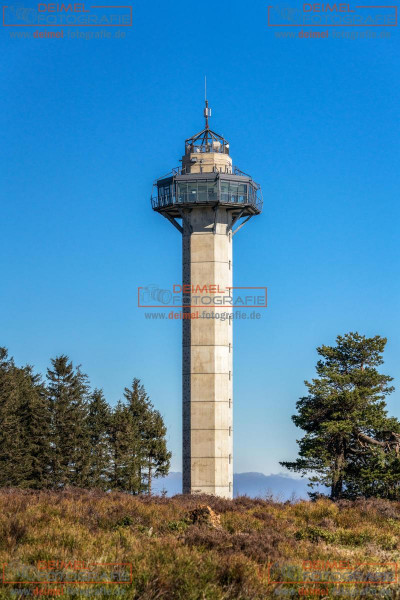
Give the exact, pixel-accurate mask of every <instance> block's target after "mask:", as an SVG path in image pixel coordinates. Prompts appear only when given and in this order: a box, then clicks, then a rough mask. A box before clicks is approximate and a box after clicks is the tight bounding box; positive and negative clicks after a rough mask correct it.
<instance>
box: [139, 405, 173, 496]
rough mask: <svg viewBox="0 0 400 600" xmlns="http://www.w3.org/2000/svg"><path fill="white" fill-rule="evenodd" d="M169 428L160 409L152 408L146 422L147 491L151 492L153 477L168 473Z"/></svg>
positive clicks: (169, 458) (169, 454)
mask: <svg viewBox="0 0 400 600" xmlns="http://www.w3.org/2000/svg"><path fill="white" fill-rule="evenodd" d="M166 433H167V428H166V427H165V425H164V421H163V418H162V416H161V414H160V413H159V412H158V410H154V409H152V410H151V413H150V418H149V420H148V422H147V424H146V431H145V447H146V454H147V457H146V460H147V493H148V494H149V495H150V494H151V484H152V479H153V478H157V477H162V476H165V475H168V471H169V467H170V460H171V452H169V451H168V450H167V441H166V438H165V436H166Z"/></svg>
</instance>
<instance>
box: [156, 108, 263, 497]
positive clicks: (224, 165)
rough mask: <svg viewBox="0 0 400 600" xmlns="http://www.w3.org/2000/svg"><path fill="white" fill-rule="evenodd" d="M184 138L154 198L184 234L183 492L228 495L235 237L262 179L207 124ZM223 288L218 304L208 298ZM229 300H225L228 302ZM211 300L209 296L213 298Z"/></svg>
mask: <svg viewBox="0 0 400 600" xmlns="http://www.w3.org/2000/svg"><path fill="white" fill-rule="evenodd" d="M210 116H211V109H210V108H209V107H208V102H207V100H206V107H205V109H204V117H205V128H204V129H203V130H202V131H200V132H199V133H197V134H196V135H194V136H192V137H191V138H189V139H187V140H186V141H185V154H184V155H183V157H182V166H181V167H180V168H176V169H173V171H172V172H171V173H169V174H168V175H166V176H164V177H161V178H159V179H157V180H156V181H155V183H154V187H153V189H154V192H153V195H152V198H151V205H152V208H153V210H155V211H156V212H158V213H160V214H162V215H163V216H164V217H165V218H166V219H168V220H169V221H170V222H171V223H172V224H173V225H174V227H175V228H176V229H177V230H178V231H179V232H180V233H181V234H182V282H183V286H184V288H183V289H185V290H189V289H190V290H199V289H200V290H205V291H204V292H201V293H200V294H199V293H198V292H196V293H193V292H192V293H187V294H185V295H184V296H183V302H182V304H183V306H184V308H183V309H182V310H183V312H184V313H187V314H186V315H185V314H184V315H183V317H185V316H187V317H190V314H188V313H196V314H197V315H198V316H197V317H196V318H183V320H182V326H183V338H182V405H183V492H184V493H192V494H195V493H207V494H214V495H217V496H223V497H226V498H232V496H233V451H232V448H233V338H232V330H233V322H232V311H233V306H232V301H231V302H229V297H230V298H231V299H232V286H233V277H232V276H233V263H232V239H233V236H234V235H235V234H236V232H237V231H238V230H239V229H241V227H242V226H243V225H244V224H245V223H246V222H247V221H249V219H251V218H252V217H253V216H255V215H259V214H260V213H261V210H262V194H261V188H260V186H259V184H257V183H256V182H255V181H254V180H253V179H252V177H251V176H250V175H247V174H246V173H243V172H242V171H240V170H239V169H237V168H236V167H233V166H232V159H231V157H230V153H229V152H230V148H229V143H228V142H227V140H226V139H225V138H223V137H222V136H221V135H219V134H217V133H215V132H214V131H212V130H211V129H210V128H209V117H210ZM212 286H214V287H216V286H218V287H217V289H218V290H223V295H224V297H225V300H224V301H223V302H222V304H221V305H218V303H217V302H216V301H215V296H213V295H212V294H211V295H210V289H211V288H212ZM226 298H228V301H226ZM213 299H214V301H213Z"/></svg>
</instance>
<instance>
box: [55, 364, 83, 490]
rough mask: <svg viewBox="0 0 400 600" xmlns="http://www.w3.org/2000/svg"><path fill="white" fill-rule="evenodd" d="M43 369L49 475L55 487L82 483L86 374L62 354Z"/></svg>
mask: <svg viewBox="0 0 400 600" xmlns="http://www.w3.org/2000/svg"><path fill="white" fill-rule="evenodd" d="M51 364H52V367H53V368H52V369H48V371H47V379H48V394H49V401H50V411H51V452H52V460H51V475H52V482H53V485H54V486H55V487H64V486H66V485H74V486H78V487H85V486H86V485H87V484H88V477H89V471H90V437H89V429H88V422H87V418H88V389H89V388H88V383H87V376H86V375H84V374H83V373H82V372H81V371H80V368H79V367H77V368H75V367H74V366H73V364H72V362H71V361H70V360H69V358H68V357H67V356H65V355H61V356H57V357H56V358H54V359H52V360H51Z"/></svg>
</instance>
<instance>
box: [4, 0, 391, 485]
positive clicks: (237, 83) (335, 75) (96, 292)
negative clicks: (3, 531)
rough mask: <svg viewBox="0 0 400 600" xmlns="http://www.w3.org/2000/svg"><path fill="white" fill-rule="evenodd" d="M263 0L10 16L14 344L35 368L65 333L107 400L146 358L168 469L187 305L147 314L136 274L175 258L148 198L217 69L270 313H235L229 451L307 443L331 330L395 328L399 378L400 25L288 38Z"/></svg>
mask: <svg viewBox="0 0 400 600" xmlns="http://www.w3.org/2000/svg"><path fill="white" fill-rule="evenodd" d="M24 4H25V6H26V5H27V3H24ZM266 4H267V3H265V2H261V1H260V0H253V1H252V2H242V1H238V0H221V1H220V2H216V3H204V2H198V3H196V2H190V3H188V2H186V1H185V2H183V1H181V0H174V1H172V0H170V1H169V2H165V1H158V2H148V0H146V1H144V0H141V1H139V2H135V3H134V5H133V6H134V10H133V27H132V28H130V29H128V30H127V36H126V39H124V40H121V39H119V40H67V39H64V40H34V39H27V40H22V39H11V38H10V35H9V34H10V31H9V30H8V29H7V28H2V32H1V55H2V70H1V93H0V107H1V110H0V120H1V132H2V136H1V138H2V139H1V144H0V165H1V173H2V175H1V186H0V189H1V218H0V248H1V258H2V260H1V263H2V267H1V279H0V281H1V295H0V332H1V336H0V337H1V339H0V344H1V345H5V346H7V347H8V348H9V349H10V352H11V354H12V355H13V356H14V357H15V359H16V361H17V362H18V363H19V364H22V363H26V362H30V363H32V364H34V365H35V367H36V368H37V369H38V370H39V371H41V372H45V369H46V367H47V365H48V363H49V358H50V357H51V356H54V355H56V354H57V353H66V354H68V355H69V356H70V357H71V358H72V359H73V361H74V362H76V363H81V364H82V366H83V369H84V370H85V371H86V372H87V373H88V375H89V377H90V380H91V382H92V385H93V386H97V387H102V388H103V389H104V391H105V394H106V396H107V399H108V400H109V402H111V403H112V404H114V403H115V402H116V401H117V400H118V399H119V398H120V397H121V395H122V390H123V387H124V386H125V385H127V384H129V382H130V380H131V379H132V378H133V377H134V376H137V377H139V378H141V379H142V381H143V383H144V385H145V386H146V389H147V390H148V392H149V394H150V396H151V398H152V400H153V402H154V404H155V405H156V407H157V408H159V410H160V411H161V412H162V414H163V415H164V417H165V419H166V423H167V425H168V438H169V447H170V449H171V450H172V451H173V469H174V470H180V468H181V465H180V456H181V455H180V448H181V356H180V353H181V324H180V323H179V322H172V321H165V322H156V321H153V322H149V321H146V320H145V318H144V311H143V310H140V309H138V308H137V287H138V286H142V285H146V284H149V283H156V284H159V285H160V286H161V287H167V286H169V285H170V284H171V282H176V281H179V280H180V273H181V241H180V238H179V234H178V232H177V231H176V230H175V229H174V228H173V227H172V226H171V225H170V224H169V223H168V222H167V221H166V220H165V219H163V218H162V217H161V216H159V215H157V214H156V213H153V211H152V210H151V208H150V203H149V198H150V193H151V187H152V182H153V180H154V178H156V177H158V176H160V175H162V174H164V173H166V172H168V171H169V170H170V169H171V168H172V167H174V166H177V165H178V160H179V158H181V156H182V153H183V148H184V140H185V138H187V137H189V136H190V135H192V134H193V133H195V132H197V131H198V130H200V129H201V128H202V125H203V118H202V110H203V79H204V75H205V74H207V79H208V89H209V101H210V106H211V107H212V109H213V117H212V122H211V123H212V127H213V129H215V130H216V131H218V132H219V133H221V134H223V135H224V136H225V137H226V138H227V139H228V140H229V141H230V145H231V154H232V156H233V159H234V162H235V164H237V165H238V166H239V168H241V169H242V170H244V171H246V172H250V173H251V174H252V175H253V177H254V178H255V179H256V180H257V181H259V182H260V183H261V184H262V187H263V191H264V212H263V214H262V215H261V216H260V217H257V218H254V219H253V220H252V221H250V223H249V224H248V225H246V226H245V227H244V228H243V229H242V230H241V232H240V233H238V235H237V236H235V240H234V241H235V247H234V269H235V271H234V284H235V285H238V286H239V285H240V286H245V285H251V286H257V285H261V286H262V285H266V286H268V290H269V307H268V309H267V310H266V311H264V313H263V317H262V319H261V320H260V321H257V322H236V323H235V334H234V336H235V337H234V374H235V378H234V385H235V388H234V408H235V416H234V419H235V421H234V423H235V426H234V435H235V471H238V472H240V471H250V470H251V471H262V472H264V473H266V474H268V473H270V472H277V471H281V470H282V469H281V467H280V466H279V464H278V462H279V460H287V459H291V458H294V457H295V455H296V451H297V446H296V442H295V440H296V437H299V435H300V432H299V431H298V430H296V428H295V427H294V425H293V424H292V423H291V420H290V416H291V415H292V414H293V412H294V408H295V402H296V400H297V398H298V397H299V396H300V395H302V394H303V393H304V391H305V388H304V384H303V380H304V379H306V378H310V377H312V376H313V373H314V365H315V363H316V360H317V355H316V352H315V348H316V346H318V345H320V344H323V343H325V344H331V343H334V339H335V337H336V335H337V334H339V333H340V334H343V333H345V332H347V331H350V330H353V331H355V330H357V331H359V332H360V333H364V334H367V335H375V334H381V335H384V336H387V337H388V338H389V342H388V345H387V351H386V363H385V366H384V368H385V371H386V372H388V373H390V374H392V375H393V376H395V377H396V383H397V385H399V364H400V328H399V300H400V293H399V292H400V289H399V279H400V278H399V271H400V264H399V242H398V237H399V235H398V232H399V216H400V215H399V187H400V186H399V183H400V181H399V180H400V169H399V150H400V148H399V139H400V127H399V97H400V86H399V73H400V69H399V55H400V38H399V32H398V29H397V28H392V30H391V38H390V39H388V40H376V41H375V40H333V39H327V40H304V39H303V40H300V39H297V40H296V39H294V40H290V39H286V40H285V39H277V38H275V36H274V31H273V30H271V29H268V28H267V24H266V22H267V20H266ZM286 4H288V3H287V2H286ZM30 5H31V6H32V7H35V6H36V3H31V4H30ZM293 6H294V4H293ZM296 6H298V4H296ZM399 400H400V391H399V392H396V394H394V395H393V396H392V397H391V399H390V400H389V403H388V404H389V409H390V412H391V414H393V415H395V416H397V417H399V418H400V402H399Z"/></svg>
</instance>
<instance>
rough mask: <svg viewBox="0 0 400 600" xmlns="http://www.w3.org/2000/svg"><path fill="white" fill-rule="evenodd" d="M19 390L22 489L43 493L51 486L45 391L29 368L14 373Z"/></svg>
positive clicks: (48, 416)
mask: <svg viewBox="0 0 400 600" xmlns="http://www.w3.org/2000/svg"><path fill="white" fill-rule="evenodd" d="M14 377H15V380H16V383H17V389H18V396H19V401H18V420H19V426H20V428H19V430H20V435H21V441H22V447H21V470H22V479H21V481H20V483H19V485H20V486H21V487H27V488H33V489H43V488H46V487H48V486H49V485H50V483H51V482H50V461H51V454H50V410H49V402H48V397H47V390H46V388H45V386H44V384H43V382H42V380H41V377H40V376H39V375H35V374H34V373H33V370H32V367H30V366H26V367H25V368H23V369H17V368H15V369H14Z"/></svg>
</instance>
